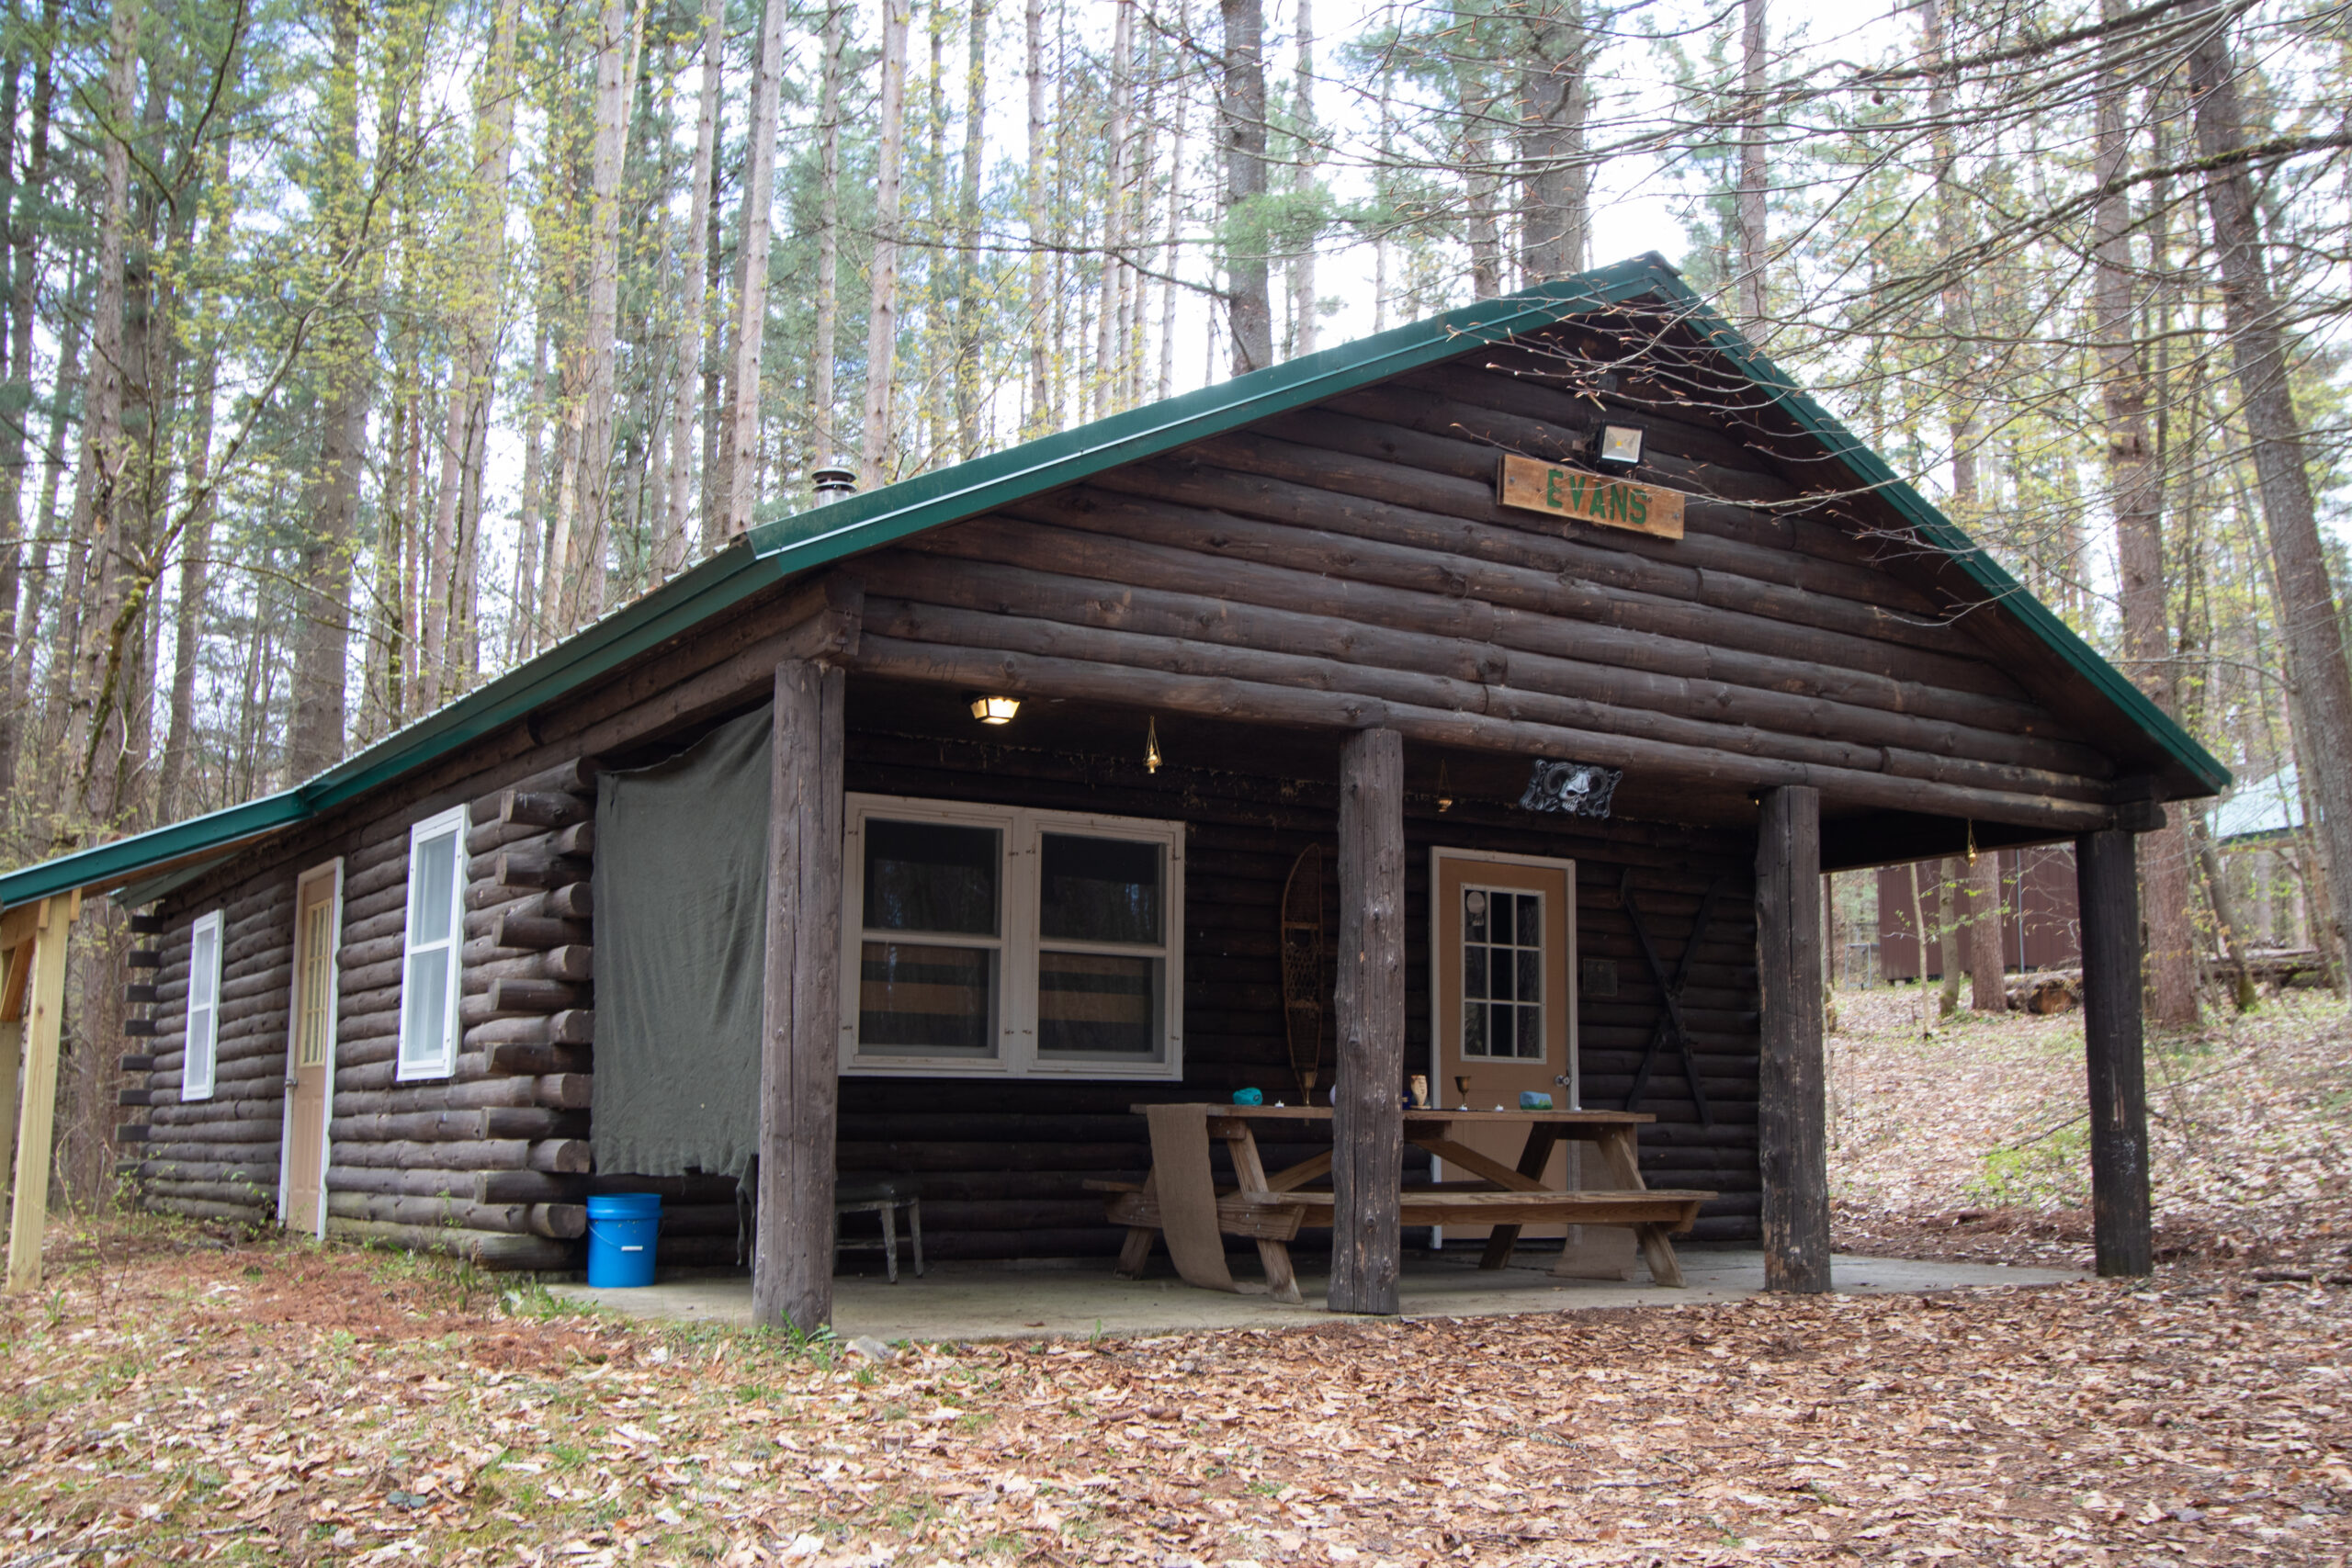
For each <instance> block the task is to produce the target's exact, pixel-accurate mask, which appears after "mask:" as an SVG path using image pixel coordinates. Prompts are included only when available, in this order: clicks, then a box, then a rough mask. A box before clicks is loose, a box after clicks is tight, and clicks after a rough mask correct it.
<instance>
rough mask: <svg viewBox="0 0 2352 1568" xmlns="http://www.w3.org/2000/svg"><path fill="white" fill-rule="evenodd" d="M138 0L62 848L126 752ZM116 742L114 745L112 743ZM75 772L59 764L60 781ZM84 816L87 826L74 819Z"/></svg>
mask: <svg viewBox="0 0 2352 1568" xmlns="http://www.w3.org/2000/svg"><path fill="white" fill-rule="evenodd" d="M139 6H140V0H114V5H113V8H112V15H111V19H110V24H109V27H108V48H109V55H108V66H107V96H106V103H107V128H106V130H105V131H104V132H103V133H102V134H103V136H104V143H103V147H102V150H101V152H100V164H101V171H102V172H101V175H100V179H101V187H100V188H101V191H102V195H101V197H100V201H99V216H98V255H97V292H96V299H95V301H94V309H93V312H92V316H91V323H90V375H89V382H88V387H87V389H86V391H85V402H84V405H83V420H82V459H81V468H80V471H79V472H78V473H77V474H76V475H75V476H74V502H75V504H74V545H75V547H76V548H77V549H79V550H80V552H81V558H82V562H83V567H82V577H81V581H80V582H79V583H72V582H70V581H69V587H68V592H69V595H71V596H72V598H73V602H74V605H75V609H76V611H77V615H78V620H79V624H78V626H76V637H75V644H74V647H75V656H74V672H73V674H72V676H71V677H70V680H71V682H72V683H71V685H70V687H69V689H68V690H69V697H68V701H69V703H70V705H71V709H72V712H73V714H74V718H75V720H76V723H75V742H76V749H77V751H78V753H79V756H78V770H76V771H77V772H78V776H79V785H78V788H76V789H75V790H74V795H73V796H72V797H71V798H70V799H69V800H68V801H67V802H65V803H63V804H66V805H67V807H68V813H69V814H70V815H63V816H61V818H60V821H59V825H58V830H59V833H60V847H65V845H66V844H67V843H68V842H69V841H73V840H78V839H79V837H80V835H81V833H82V832H83V831H84V829H85V826H86V827H89V828H94V829H96V830H97V831H98V832H100V833H102V834H103V833H104V832H105V831H106V830H107V829H108V828H109V827H110V826H111V824H112V822H113V819H114V815H115V807H116V805H117V798H116V793H115V788H114V785H115V783H116V778H117V775H116V773H115V770H114V767H113V766H112V765H111V759H110V758H109V756H108V753H110V752H117V751H119V749H120V747H119V743H120V740H121V737H122V728H121V725H122V714H121V711H120V708H119V705H118V698H119V691H118V690H117V688H116V685H115V682H116V680H117V679H119V674H120V665H121V652H122V633H123V629H124V628H122V627H120V626H118V625H117V624H116V614H117V610H118V608H119V603H120V598H121V588H122V583H123V579H124V575H125V572H126V571H127V570H130V566H131V563H130V562H127V561H125V560H123V559H122V558H121V554H120V552H121V549H122V542H123V539H124V536H125V534H126V532H127V530H128V524H129V513H130V496H129V494H128V493H127V491H128V490H129V488H130V487H129V482H128V481H129V480H130V477H131V476H130V471H129V470H130V444H129V442H128V441H127V440H126V439H125V437H124V434H123V428H122V416H123V376H122V366H123V348H124V337H123V328H124V317H125V313H126V310H127V309H128V302H127V298H126V291H127V288H128V284H129V277H128V265H127V258H126V249H127V244H128V239H129V231H130V145H129V143H128V142H127V141H126V140H125V138H127V137H129V136H130V134H131V130H132V125H133V122H134V119H135V116H136V103H135V100H136V95H137V92H138V86H139V28H140V15H139ZM110 742H111V743H110ZM73 776H74V773H71V772H69V771H68V770H64V769H61V770H59V773H58V777H59V778H60V780H61V782H64V781H67V780H70V779H71V778H72V777H73ZM77 815H78V816H85V817H86V818H88V821H87V823H86V824H84V823H77V822H75V821H74V819H73V817H74V816H77Z"/></svg>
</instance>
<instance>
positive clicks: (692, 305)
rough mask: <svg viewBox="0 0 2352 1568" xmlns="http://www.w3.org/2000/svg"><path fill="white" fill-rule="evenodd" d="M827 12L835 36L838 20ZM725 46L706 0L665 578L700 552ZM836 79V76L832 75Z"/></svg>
mask: <svg viewBox="0 0 2352 1568" xmlns="http://www.w3.org/2000/svg"><path fill="white" fill-rule="evenodd" d="M838 9H839V7H835V10H834V11H830V12H828V13H826V27H827V28H828V32H829V36H830V29H831V27H832V17H833V16H834V15H835V14H836V13H837V12H838ZM726 46H727V4H726V0H703V6H702V93H701V102H700V107H698V108H697V109H696V110H695V162H694V172H693V174H692V175H690V176H689V177H690V178H691V179H692V181H693V183H694V188H693V189H692V190H691V191H690V192H688V194H687V206H688V211H687V217H686V255H685V260H684V262H683V263H682V264H681V265H680V266H679V268H678V294H679V310H678V344H677V361H676V364H675V366H674V367H673V372H672V373H673V375H675V376H676V377H677V385H676V386H675V387H674V388H673V389H672V394H671V402H670V494H669V497H668V506H669V518H668V522H667V524H666V525H665V527H664V530H663V533H662V547H661V557H660V558H661V563H662V575H663V576H668V575H669V574H671V573H673V572H675V571H678V570H681V569H683V568H684V566H685V564H686V558H687V557H688V556H690V555H692V554H693V553H694V539H695V520H694V497H695V482H694V480H695V448H694V440H695V392H696V391H697V390H698V389H699V383H700V380H701V374H700V372H701V369H702V354H703V342H702V338H703V312H704V310H706V309H716V308H717V305H718V301H717V300H715V299H708V298H707V293H708V290H707V289H706V288H705V287H704V281H703V275H704V273H705V271H706V270H707V267H708V265H709V260H710V258H709V256H708V254H707V250H708V247H709V244H710V238H709V227H710V208H711V189H710V181H711V168H712V165H713V164H714V163H715V162H716V161H717V159H718V97H719V89H720V81H719V76H720V72H721V68H722V67H723V65H724V64H725V58H726V57H725V50H726ZM828 80H830V76H829V77H828Z"/></svg>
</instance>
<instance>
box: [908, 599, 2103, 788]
mask: <svg viewBox="0 0 2352 1568" xmlns="http://www.w3.org/2000/svg"><path fill="white" fill-rule="evenodd" d="M866 635H867V636H868V637H889V638H894V639H896V638H905V639H908V640H912V641H919V642H922V643H936V644H944V645H947V646H951V647H960V648H967V649H978V648H986V649H989V650H991V651H996V650H1004V651H1010V652H1015V653H1026V654H1037V655H1045V656H1052V657H1058V658H1064V659H1071V660H1085V661H1088V662H1092V663H1098V664H1103V665H1114V666H1120V667H1132V668H1141V669H1148V670H1152V671H1162V672H1166V673H1170V674H1181V675H1193V676H1199V677H1203V678H1210V679H1218V678H1227V677H1230V678H1233V679H1238V680H1244V681H1251V682H1260V683H1263V684H1267V685H1278V686H1284V687H1289V686H1304V687H1307V688H1309V689H1312V690H1316V691H1323V692H1333V693H1350V694H1365V695H1368V696H1372V697H1375V698H1379V699H1382V700H1384V701H1392V702H1402V703H1410V704H1415V705H1420V706H1424V707H1433V708H1439V709H1443V710H1447V711H1452V712H1456V713H1483V714H1487V715H1489V716H1495V717H1499V718H1503V719H1508V720H1513V721H1520V722H1528V723H1538V724H1545V725H1552V726H1558V727H1563V728H1579V729H1589V730H1595V731H1603V732H1607V733H1611V734H1616V735H1622V736H1624V737H1627V738H1630V739H1643V740H1655V741H1659V742H1664V743H1668V744H1673V745H1681V746H1690V747H1697V748H1702V749H1705V750H1719V751H1725V752H1732V753H1737V754H1741V755H1747V756H1755V757H1760V758H1768V759H1772V760H1776V761H1792V762H1796V763H1800V764H1805V765H1818V766H1824V767H1832V768H1838V769H1843V770H1849V771H1874V772H1882V773H1886V774H1889V775H1892V776H1897V777H1905V778H1925V779H1932V780H1938V781H1943V782H1951V783H1956V784H1964V785H1969V786H1973V787H1979V788H1987V789H1998V790H2004V791H2009V792H2015V793H2028V794H2032V795H2045V796H2050V797H2052V798H2057V799H2066V800H2088V801H2101V800H2103V799H2104V796H2105V794H2106V788H2105V786H2104V785H2103V784H2100V783H2098V781H2096V780H2093V779H2088V778H2084V777H2079V776H2075V775H2071V774H2063V773H2051V772H2048V771H2046V770H2042V769H2032V768H2024V767H2019V766H2016V765H2014V764H2007V763H1996V762H1986V761H1978V760H1974V759H1971V758H1967V757H1950V756H1943V755H1939V754H1935V753H1930V752H1924V751H1917V750H1904V749H1897V748H1894V747H1891V746H1886V745H1866V744H1862V743H1860V742H1857V741H1850V740H1839V739H1815V738H1813V737H1811V736H1807V735H1803V734H1791V733H1787V732H1785V731H1781V730H1776V729H1774V728H1770V724H1769V716H1768V715H1766V714H1764V713H1762V712H1755V713H1748V712H1745V711H1743V712H1740V713H1739V714H1738V719H1739V721H1738V722H1730V723H1725V722H1720V721H1718V720H1715V719H1708V718H1694V717H1689V716H1682V715H1679V714H1676V713H1668V712H1660V711H1657V710H1656V709H1653V708H1650V707H1646V706H1634V705H1620V704H1619V703H1616V702H1612V701H1611V700H1608V698H1609V697H1611V695H1615V696H1618V697H1626V696H1628V695H1629V694H1628V693H1626V692H1624V691H1622V690H1620V691H1615V692H1613V693H1612V687H1615V686H1621V685H1622V684H1623V682H1617V681H1615V680H1614V679H1613V672H1611V671H1605V670H1600V669H1598V668H1594V669H1591V670H1589V671H1578V672H1577V674H1576V675H1566V674H1562V673H1561V672H1560V671H1557V670H1545V671H1543V672H1544V673H1546V674H1549V675H1550V676H1552V677H1553V679H1552V680H1551V681H1550V682H1548V684H1550V685H1553V686H1558V687H1566V688H1568V689H1571V690H1575V689H1584V690H1589V691H1592V692H1594V693H1595V694H1596V696H1595V698H1594V699H1588V698H1586V697H1582V696H1566V695H1560V694H1557V693H1555V692H1554V691H1551V690H1530V689H1526V688H1525V685H1524V683H1523V682H1520V681H1519V680H1518V679H1517V674H1518V671H1519V669H1520V667H1521V664H1530V665H1543V664H1556V663H1557V662H1558V661H1556V660H1552V661H1546V660H1519V661H1514V662H1513V663H1512V664H1511V665H1510V668H1508V669H1502V668H1498V669H1495V670H1493V671H1490V673H1491V674H1492V675H1493V676H1494V678H1495V679H1494V681H1493V682H1492V683H1486V684H1474V683H1472V682H1466V681H1463V680H1458V679H1455V678H1453V677H1452V676H1443V675H1431V674H1426V673H1422V672H1419V671H1404V670H1395V669H1391V668H1385V667H1381V666H1375V665H1371V664H1366V663H1363V662H1343V661H1342V660H1337V659H1328V658H1323V657H1319V656H1307V655H1303V654H1299V653H1295V652H1275V651H1271V650H1269V649H1267V648H1264V647H1235V646H1227V645H1216V646H1204V645H1203V644H1201V643H1199V642H1197V641H1193V640H1190V639H1186V638H1181V637H1162V636H1147V635H1140V634H1137V633H1135V632H1131V631H1125V630H1110V629H1105V628H1101V627H1095V626H1077V625H1072V624H1068V623H1064V622H1057V621H1048V620H1038V619H1033V618H1028V617H1022V616H1012V615H998V614H991V613H989V612H985V611H978V610H961V609H941V608H936V607H933V606H930V605H917V604H910V603H908V602H906V601H901V600H886V599H871V600H868V601H867V620H866ZM1265 640H1266V641H1267V642H1269V643H1273V644H1279V643H1281V642H1283V640H1284V639H1283V637H1281V636H1280V635H1278V633H1276V632H1275V631H1273V630H1272V629H1271V628H1270V629H1269V631H1268V635H1267V637H1266V639H1265ZM1652 695H1655V694H1652ZM1677 705H1678V706H1684V707H1687V706H1688V704H1687V703H1684V702H1681V701H1680V700H1679V699H1678V701H1677ZM1769 705H1770V703H1769V701H1759V702H1758V703H1756V704H1754V705H1751V706H1752V707H1754V708H1757V709H1761V708H1764V707H1767V706H1769ZM1921 739H1927V738H1926V737H1924V736H1923V737H1921Z"/></svg>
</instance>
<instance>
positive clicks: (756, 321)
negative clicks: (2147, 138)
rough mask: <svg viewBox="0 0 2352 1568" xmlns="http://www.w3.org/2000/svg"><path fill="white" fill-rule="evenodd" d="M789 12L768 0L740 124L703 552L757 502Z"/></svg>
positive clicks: (735, 528) (745, 519)
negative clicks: (731, 309) (724, 356)
mask: <svg viewBox="0 0 2352 1568" xmlns="http://www.w3.org/2000/svg"><path fill="white" fill-rule="evenodd" d="M788 15H789V10H788V6H787V4H786V0H767V7H766V10H765V12H764V13H763V16H762V18H761V22H760V48H759V53H758V56H757V57H756V59H755V60H754V62H753V63H752V118H751V120H750V122H749V123H748V124H746V125H745V127H744V129H743V137H744V141H743V221H742V225H741V230H740V231H739V238H738V239H737V241H736V246H737V249H736V258H735V261H736V270H735V315H734V320H733V322H732V323H731V330H732V332H733V333H734V338H735V353H734V355H733V363H732V365H731V367H730V368H729V372H728V377H727V415H726V420H727V423H726V425H725V428H724V430H723V432H722V434H721V436H720V442H719V449H718V466H719V480H718V495H719V498H720V510H719V515H718V518H717V519H715V520H707V521H706V522H705V525H704V530H703V547H704V548H706V549H716V548H718V546H719V545H721V544H723V543H725V542H726V541H727V540H729V539H731V538H734V537H735V536H737V535H739V534H741V533H742V532H743V531H744V530H746V529H748V528H749V527H751V525H752V512H753V510H754V508H755V507H756V505H757V503H758V501H759V494H758V491H759V471H760V459H759V451H760V360H761V356H762V354H763V350H764V349H765V347H766V344H767V321H768V265H769V262H770V259H771V258H770V255H769V240H770V236H771V235H772V234H773V232H774V225H775V139H776V124H777V117H778V115H779V114H780V112H781V109H782V96H783V91H784V24H785V21H786V17H787V16H788Z"/></svg>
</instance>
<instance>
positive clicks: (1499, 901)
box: [1487, 893, 1514, 942]
mask: <svg viewBox="0 0 2352 1568" xmlns="http://www.w3.org/2000/svg"><path fill="white" fill-rule="evenodd" d="M1492 903H1493V905H1494V911H1495V919H1494V924H1495V929H1494V933H1493V934H1492V935H1490V936H1489V937H1487V941H1488V942H1510V941H1512V940H1514V939H1513V938H1512V936H1511V934H1510V927H1511V920H1510V908H1511V903H1510V894H1508V893H1498V894H1496V895H1494V896H1493V899H1492Z"/></svg>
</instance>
